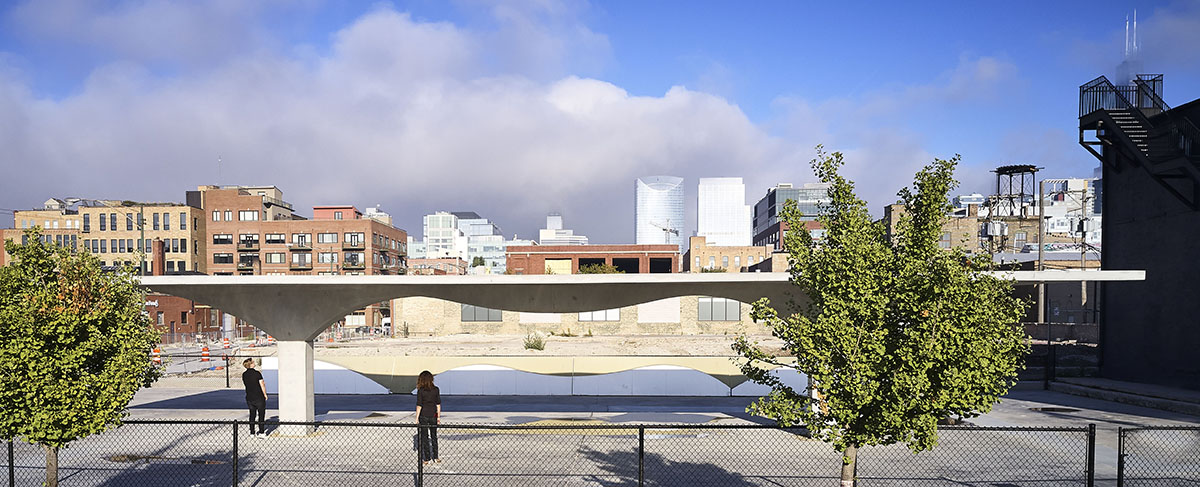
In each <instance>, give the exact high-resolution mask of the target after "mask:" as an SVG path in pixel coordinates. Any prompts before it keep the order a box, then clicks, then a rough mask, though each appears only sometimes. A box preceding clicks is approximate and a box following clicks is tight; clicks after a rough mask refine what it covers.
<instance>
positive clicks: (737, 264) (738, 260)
mask: <svg viewBox="0 0 1200 487" xmlns="http://www.w3.org/2000/svg"><path fill="white" fill-rule="evenodd" d="M733 267H734V268H735V269H741V268H742V256H740V255H735V256H734V257H733Z"/></svg>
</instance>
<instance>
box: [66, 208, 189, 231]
mask: <svg viewBox="0 0 1200 487" xmlns="http://www.w3.org/2000/svg"><path fill="white" fill-rule="evenodd" d="M106 217H107V218H106ZM135 217H136V220H137V221H136V222H135V221H134V219H135ZM150 219H151V221H152V226H151V229H152V230H170V229H171V214H170V213H167V212H163V213H151V214H150ZM96 220H97V221H98V222H99V223H100V231H101V232H105V231H113V232H115V231H117V230H120V229H119V228H117V214H116V213H109V214H108V215H105V214H103V213H101V214H100V215H99V218H96ZM177 221H178V222H179V229H180V230H187V228H188V227H187V212H182V211H181V212H179V220H177ZM145 227H146V219H145V217H144V216H142V215H141V214H134V213H126V214H125V230H126V231H132V230H133V229H134V228H145ZM56 228H57V227H56ZM83 231H84V232H91V231H92V215H91V214H88V213H84V214H83Z"/></svg>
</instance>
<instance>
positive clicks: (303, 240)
mask: <svg viewBox="0 0 1200 487" xmlns="http://www.w3.org/2000/svg"><path fill="white" fill-rule="evenodd" d="M292 245H299V246H303V247H311V246H312V234H311V233H293V234H292Z"/></svg>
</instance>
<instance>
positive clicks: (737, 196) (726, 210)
mask: <svg viewBox="0 0 1200 487" xmlns="http://www.w3.org/2000/svg"><path fill="white" fill-rule="evenodd" d="M751 210H752V208H751V207H750V205H747V204H746V185H745V184H742V178H700V186H699V188H698V190H697V191H696V236H699V237H704V238H705V239H706V240H707V243H708V245H711V246H718V247H725V246H737V247H744V246H748V245H750V242H751V237H752V235H751V233H750V232H751V230H753V228H751V223H750V222H751V219H750V213H751Z"/></svg>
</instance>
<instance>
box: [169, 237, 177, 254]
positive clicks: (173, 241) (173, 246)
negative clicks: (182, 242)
mask: <svg viewBox="0 0 1200 487" xmlns="http://www.w3.org/2000/svg"><path fill="white" fill-rule="evenodd" d="M171 252H174V253H179V239H177V238H173V239H171Z"/></svg>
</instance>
